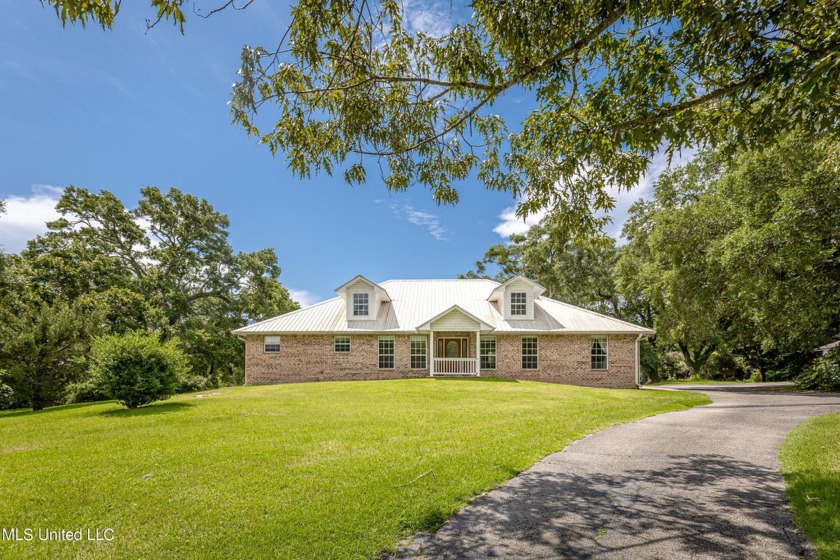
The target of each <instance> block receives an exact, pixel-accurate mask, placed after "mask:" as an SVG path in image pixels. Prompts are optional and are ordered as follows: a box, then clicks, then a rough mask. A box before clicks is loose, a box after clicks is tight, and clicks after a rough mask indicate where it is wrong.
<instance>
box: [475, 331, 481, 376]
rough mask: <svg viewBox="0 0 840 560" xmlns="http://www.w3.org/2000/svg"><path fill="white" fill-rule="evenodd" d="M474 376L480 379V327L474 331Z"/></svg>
mask: <svg viewBox="0 0 840 560" xmlns="http://www.w3.org/2000/svg"><path fill="white" fill-rule="evenodd" d="M475 376H476V377H481V325H479V326H478V329H477V330H476V331H475Z"/></svg>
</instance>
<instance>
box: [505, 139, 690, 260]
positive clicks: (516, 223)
mask: <svg viewBox="0 0 840 560" xmlns="http://www.w3.org/2000/svg"><path fill="white" fill-rule="evenodd" d="M696 153H697V152H696V151H695V150H691V149H687V150H685V151H683V152H682V153H679V154H675V155H674V158H673V159H672V160H671V161H670V162H669V161H668V156H667V155H666V154H665V153H664V152H660V153H658V154H656V155H655V156H654V157H653V159H652V160H651V162H650V166H649V167H648V171H647V173H645V175H644V176H643V177H642V178H641V179H640V180H639V184H637V185H636V186H635V187H633V188H632V189H630V190H627V189H621V190H619V189H617V188H614V187H613V188H609V189H608V190H607V192H608V193H609V194H610V196H612V197H613V198H614V199H615V207H614V208H613V209H612V210H611V211H610V212H609V215H610V217H611V218H612V222H611V223H609V224H607V226H606V228H605V229H606V232H607V234H609V235H611V236H612V237H614V238H616V239H618V241H619V243H621V242H623V240H622V239H621V228H622V226H623V225H624V222H626V221H627V213H628V211H629V210H630V206H632V205H633V203H634V202H636V201H637V200H639V199H640V198H643V199H645V200H649V199H650V198H651V196H652V195H653V183H654V182H656V179H657V178H658V177H659V175H661V174H662V172H663V171H665V170H667V169H668V168H669V167H675V166H677V165H682V164H684V163H687V162H688V161H690V160H691V159H692V158H693V157H694V156H695V154H696ZM515 211H516V208H515V207H513V206H511V207H508V208H505V209H504V210H502V213H501V214H499V220H500V222H499V223H498V224H497V225H496V227H494V228H493V231H494V232H495V233H498V234H499V235H500V236H501V237H504V238H506V239H507V238H509V237H510V236H511V235H514V234H522V233H526V232H527V231H528V230H529V229H531V226H533V225H536V224H537V223H539V221H540V220H542V219H543V217H545V215H546V213H547V212H546V210H540V211H539V212H537V213H536V214H531V215H529V216H528V217H527V218H526V219H524V220H523V219H522V218H520V217H518V216H517V215H516V213H515Z"/></svg>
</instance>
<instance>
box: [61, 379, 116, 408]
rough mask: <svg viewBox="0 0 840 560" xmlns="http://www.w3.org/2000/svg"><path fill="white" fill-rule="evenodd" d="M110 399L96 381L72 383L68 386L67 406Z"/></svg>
mask: <svg viewBox="0 0 840 560" xmlns="http://www.w3.org/2000/svg"><path fill="white" fill-rule="evenodd" d="M110 398H111V397H110V396H109V395H108V394H107V393H106V392H105V391H104V390H103V389H102V387H100V386H99V384H98V383H97V381H96V379H88V380H86V381H80V382H79V383H71V384H70V385H68V386H67V401H66V402H67V404H74V403H86V402H97V401H107V400H108V399H110Z"/></svg>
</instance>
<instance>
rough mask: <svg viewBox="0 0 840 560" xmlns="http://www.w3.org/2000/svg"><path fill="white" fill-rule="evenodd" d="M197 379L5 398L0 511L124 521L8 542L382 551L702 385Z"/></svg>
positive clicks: (19, 550)
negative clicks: (229, 383) (24, 408)
mask: <svg viewBox="0 0 840 560" xmlns="http://www.w3.org/2000/svg"><path fill="white" fill-rule="evenodd" d="M208 393H209V394H208ZM205 395H207V396H200V395H198V394H190V395H181V396H178V397H175V398H173V399H171V400H169V401H166V402H162V403H157V404H154V405H151V406H148V407H145V408H141V409H137V410H133V411H131V410H125V409H122V408H121V407H119V406H117V405H116V404H114V403H96V404H82V405H69V406H64V407H56V408H51V409H47V410H44V411H42V412H37V413H32V412H12V413H0V480H2V481H3V484H2V485H0V503H2V504H4V506H3V508H0V527H3V528H7V529H8V528H18V529H19V530H23V529H26V528H28V529H30V530H32V529H34V530H37V529H68V530H76V529H83V530H87V529H91V530H93V531H95V530H97V529H99V530H104V529H112V530H113V533H112V534H113V537H114V539H113V541H111V542H101V541H100V542H96V541H83V542H60V541H58V542H57V541H39V540H38V539H37V537H36V539H34V540H33V541H22V542H10V541H0V556H3V557H5V556H8V557H15V558H45V557H68V558H111V557H117V558H122V557H134V558H139V557H147V558H149V557H170V558H175V557H177V558H207V557H219V558H267V557H271V558H375V557H377V556H378V555H379V554H380V553H381V552H383V551H388V550H393V548H394V547H395V545H396V544H397V542H398V541H399V540H400V539H401V538H402V537H405V536H406V535H409V534H412V533H414V532H417V531H421V530H430V529H433V528H435V527H437V526H438V525H440V524H441V523H442V522H443V521H444V520H446V519H447V518H448V517H449V516H451V515H452V514H453V513H455V512H456V511H457V510H458V509H460V508H461V507H462V506H463V505H464V504H466V503H467V502H468V501H469V500H470V499H471V498H472V497H474V496H475V495H477V494H480V493H482V492H485V491H487V490H489V489H491V488H493V487H495V486H497V485H499V484H500V483H502V482H504V481H505V480H508V479H509V478H511V477H512V476H514V475H516V474H517V473H519V472H521V471H522V470H524V469H526V468H528V467H529V466H531V465H532V464H533V463H535V462H536V461H538V460H539V459H541V458H542V457H544V456H546V455H548V454H549V453H551V452H554V451H557V450H560V449H562V448H563V447H565V446H566V445H567V444H569V443H570V442H572V441H574V440H576V439H579V438H581V437H583V436H584V435H587V434H590V433H593V432H595V431H598V430H600V429H603V428H605V427H607V426H610V425H612V424H616V423H621V422H628V421H633V420H637V419H639V418H643V417H646V416H650V415H653V414H657V413H662V412H667V411H673V410H681V409H685V408H690V407H692V406H695V405H698V404H706V403H708V402H710V401H709V400H708V398H707V397H705V396H704V395H699V394H692V393H686V392H678V391H640V390H608V389H593V388H587V387H572V386H568V385H556V384H549V383H536V382H505V381H502V380H499V381H498V382H493V381H492V380H486V379H482V380H477V379H470V380H435V379H412V380H396V381H363V382H328V383H301V384H290V385H273V386H257V387H234V388H228V389H221V390H216V391H210V392H207V393H205Z"/></svg>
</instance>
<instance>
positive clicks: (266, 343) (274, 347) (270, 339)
mask: <svg viewBox="0 0 840 560" xmlns="http://www.w3.org/2000/svg"><path fill="white" fill-rule="evenodd" d="M279 351H280V337H279V336H264V337H263V352H279Z"/></svg>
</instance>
